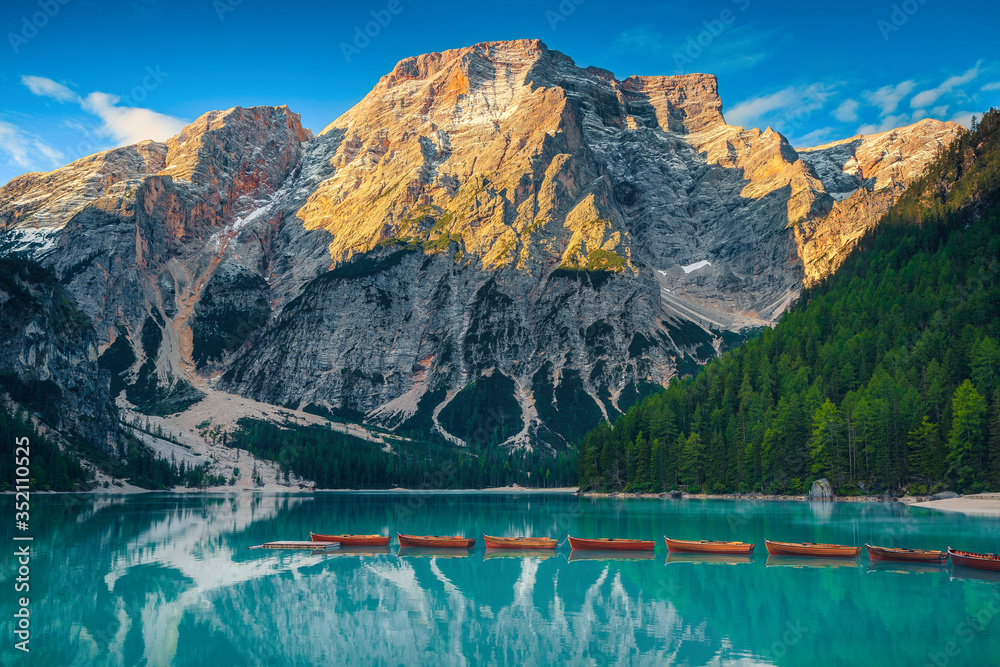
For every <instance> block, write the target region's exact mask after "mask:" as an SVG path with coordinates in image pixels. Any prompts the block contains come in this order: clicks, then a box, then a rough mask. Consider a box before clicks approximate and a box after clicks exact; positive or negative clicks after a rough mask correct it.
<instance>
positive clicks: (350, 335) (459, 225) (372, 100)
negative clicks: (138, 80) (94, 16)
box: [0, 40, 960, 446]
mask: <svg viewBox="0 0 1000 667" xmlns="http://www.w3.org/2000/svg"><path fill="white" fill-rule="evenodd" d="M722 109H723V106H722V102H721V99H720V95H719V90H718V81H717V80H716V78H715V77H714V76H711V75H708V74H690V75H683V76H662V77H658V76H629V77H626V78H624V79H619V78H617V77H616V76H615V75H614V74H613V73H611V72H609V71H607V70H602V69H599V68H594V67H590V68H582V67H578V66H577V65H576V64H575V63H574V62H573V61H572V60H571V59H570V58H569V57H567V56H565V55H563V54H561V53H559V52H558V51H554V50H550V49H548V48H547V47H546V46H545V45H544V44H543V43H542V42H540V41H538V40H520V41H512V42H487V43H483V44H476V45H473V46H470V47H466V48H462V49H454V50H450V51H442V52H440V53H430V54H425V55H421V56H415V57H413V58H407V59H405V60H403V61H400V63H399V64H397V65H396V67H394V68H393V70H392V71H391V72H390V73H388V74H387V75H385V76H384V77H382V78H381V80H380V81H379V82H378V84H377V85H376V86H375V88H374V89H373V90H372V91H371V93H369V94H368V95H367V96H365V97H364V98H363V99H362V100H361V101H360V102H359V103H358V104H357V105H355V106H354V107H352V108H351V109H349V110H348V111H347V112H346V113H344V114H343V115H342V116H341V117H340V118H338V119H336V120H334V121H333V122H332V123H331V124H330V125H329V126H327V127H326V128H325V129H324V130H323V132H322V133H321V134H320V135H319V136H317V137H315V138H311V134H310V133H309V131H308V130H305V129H304V128H302V126H301V123H300V121H299V117H298V116H297V115H296V114H294V113H292V112H291V111H289V110H288V109H287V108H286V107H253V108H246V109H244V108H239V107H237V108H233V109H229V110H227V111H219V112H210V113H208V114H205V115H203V116H201V117H200V118H198V119H197V120H195V121H194V122H193V123H191V124H190V125H188V126H187V127H185V128H184V129H183V131H182V132H181V133H180V134H179V135H178V136H177V137H174V138H172V139H170V140H169V141H168V142H166V143H165V144H154V143H151V142H145V143H143V144H139V145H136V146H131V147H126V148H121V149H116V150H115V151H109V152H107V153H103V154H100V155H98V156H94V157H93V158H88V159H86V160H81V161H77V162H75V163H73V164H72V165H69V166H67V167H64V168H63V169H59V170H56V171H54V172H50V173H49V174H31V175H26V176H24V177H21V178H19V179H15V180H14V181H12V182H11V183H9V184H8V185H7V186H5V187H4V188H2V189H0V224H2V226H3V227H4V228H5V229H6V231H5V232H4V233H3V234H2V235H0V251H2V250H3V249H19V248H20V249H34V250H35V251H36V256H40V257H42V258H43V259H44V260H45V261H46V262H49V263H51V264H52V265H53V266H54V268H55V269H56V271H57V273H58V274H59V277H60V280H61V281H62V282H63V284H65V285H66V287H67V289H68V290H69V291H70V292H71V293H72V294H73V296H74V297H75V298H76V300H77V302H78V303H79V305H80V308H81V309H82V310H83V311H84V312H85V313H86V314H87V316H88V317H90V318H91V319H92V320H93V322H94V324H95V329H96V333H97V337H98V339H99V340H98V344H99V345H100V346H102V352H107V350H108V349H113V350H115V351H116V352H115V354H116V355H117V354H118V353H119V352H122V351H123V350H132V352H133V354H132V355H131V356H129V355H127V354H122V355H121V356H122V358H125V359H132V358H134V362H132V363H131V365H129V366H128V367H125V368H120V369H118V370H117V371H115V372H116V378H117V382H119V383H120V385H121V386H125V387H127V388H126V390H125V391H126V396H128V400H129V401H130V402H132V403H133V404H134V405H141V407H142V409H147V410H151V409H159V410H166V409H168V408H169V409H175V408H176V407H177V406H179V405H183V404H184V403H185V401H188V402H189V401H191V400H195V399H196V398H197V396H199V395H200V394H199V393H198V391H196V390H195V388H199V387H200V388H201V389H205V390H207V389H210V388H211V387H219V388H224V389H226V390H228V391H233V392H235V393H239V394H242V395H245V396H249V397H253V398H255V399H257V400H262V401H265V402H269V403H273V404H281V405H293V406H299V407H304V406H307V405H310V404H314V405H315V406H319V408H320V409H323V410H330V411H334V412H336V411H342V412H341V413H342V414H348V415H351V416H353V417H356V418H357V417H359V416H364V417H365V418H366V419H368V420H369V421H372V422H376V423H378V424H380V425H383V426H388V427H391V428H400V429H403V430H410V429H418V430H419V429H424V430H427V429H431V430H433V431H435V432H437V433H439V434H440V435H442V436H443V437H445V439H447V440H449V441H451V442H459V443H462V442H466V444H468V441H467V440H466V438H467V437H470V436H469V434H470V433H474V430H470V431H469V433H465V434H462V433H457V432H454V433H453V432H451V431H449V430H448V427H447V424H452V425H453V427H454V425H455V424H460V422H461V421H462V420H461V418H460V416H458V415H456V414H453V413H451V412H450V411H451V410H452V408H450V407H449V406H450V405H453V404H452V401H454V400H455V399H456V397H459V396H460V397H461V398H460V399H459V400H458V402H457V404H460V405H463V406H466V407H468V406H472V405H478V403H477V401H483V403H482V405H481V406H480V407H481V408H482V409H481V410H478V412H479V414H486V413H487V412H488V410H487V408H488V407H489V408H493V407H494V403H495V402H496V401H500V402H499V404H500V405H503V406H505V407H504V409H505V410H507V411H508V412H509V413H510V414H509V415H507V417H504V418H503V419H497V420H496V421H497V423H503V424H504V426H503V428H502V429H501V431H502V432H498V433H496V434H493V435H491V436H490V437H491V438H492V437H494V436H495V437H496V438H498V440H497V441H498V442H499V441H503V442H505V443H506V444H507V445H508V446H514V445H530V446H534V445H535V444H538V443H542V442H544V443H549V444H555V445H558V444H559V443H565V442H568V441H571V440H572V439H573V438H574V437H576V436H577V435H578V434H577V433H576V431H575V430H574V429H576V428H577V426H579V425H589V424H592V423H594V422H595V420H596V419H598V418H600V417H605V416H607V417H614V415H615V414H616V413H617V412H618V411H623V410H627V409H628V406H629V405H631V404H633V403H634V401H635V400H637V398H638V396H639V393H640V390H641V389H642V388H643V387H648V386H649V385H650V384H662V383H664V382H666V381H668V380H669V379H670V378H671V377H673V376H675V375H677V374H680V373H688V372H692V371H693V370H694V369H695V368H696V367H697V365H698V364H700V363H703V362H704V361H707V360H708V359H710V358H711V357H712V356H714V355H715V354H716V353H717V352H718V351H719V350H720V349H722V347H723V346H724V341H725V340H732V338H733V337H732V336H731V333H732V332H741V331H744V330H747V329H748V328H751V327H759V326H762V325H766V324H770V323H772V322H773V321H774V320H775V319H776V318H777V317H778V316H779V315H780V314H781V313H782V312H783V310H784V309H785V307H786V306H787V304H788V303H789V302H790V300H792V299H794V298H795V296H796V295H797V294H798V293H799V290H800V289H801V287H802V285H803V281H805V282H806V283H807V284H809V281H811V280H818V279H820V278H821V277H822V276H823V275H826V274H827V273H829V272H830V271H832V270H834V269H835V268H836V266H837V265H839V264H838V258H839V257H841V256H842V255H843V254H845V253H846V252H847V250H849V248H850V247H852V246H851V244H852V243H853V242H854V241H855V239H856V237H857V236H858V235H860V234H862V233H863V231H864V230H865V229H867V228H868V227H870V225H872V224H874V222H875V221H876V220H877V219H878V213H879V211H881V210H884V208H885V207H887V205H888V204H889V203H891V202H892V201H894V200H895V198H896V197H898V196H899V193H900V192H901V191H902V188H903V187H905V184H906V183H907V182H908V180H907V179H911V178H912V177H913V176H914V175H915V174H916V173H918V172H919V171H920V169H921V168H922V165H924V164H926V163H927V162H928V161H929V160H930V159H931V157H932V156H933V154H934V152H935V151H936V150H937V147H938V146H940V145H944V144H945V143H947V142H948V141H949V140H950V139H951V138H953V137H955V136H957V134H958V132H959V131H960V128H957V126H953V125H949V124H944V123H935V122H931V121H924V122H922V123H918V124H917V125H914V126H911V127H909V128H900V129H898V130H895V131H894V132H891V133H880V134H878V135H873V136H869V137H855V138H852V139H849V140H845V141H841V142H835V143H833V144H830V145H827V146H821V147H816V148H812V149H802V150H800V151H796V150H795V149H794V148H793V147H792V146H791V145H790V144H789V142H788V141H787V139H786V138H785V137H784V136H783V135H782V134H781V133H780V131H777V130H780V128H777V129H772V128H765V129H764V130H763V131H762V130H760V129H757V128H742V127H735V126H731V125H728V124H727V123H726V122H725V119H724V117H723V114H722ZM39 225H41V227H39ZM39 229H42V232H40V231H39ZM43 232H44V233H43ZM110 277H113V279H112V278H110ZM112 344H113V345H114V347H113V348H112V347H108V346H109V345H112ZM164 406H166V407H164ZM463 409H464V408H463ZM442 420H443V421H442ZM515 424H520V425H521V426H520V428H519V429H517V428H514V426H513V425H515ZM512 429H513V430H512Z"/></svg>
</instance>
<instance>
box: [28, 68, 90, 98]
mask: <svg viewBox="0 0 1000 667" xmlns="http://www.w3.org/2000/svg"><path fill="white" fill-rule="evenodd" d="M21 83H23V84H24V85H26V86H27V87H28V90H30V91H31V92H32V93H34V94H35V95H38V96H40V97H51V98H52V99H54V100H58V101H59V102H79V101H80V96H79V95H77V94H76V93H74V92H73V91H72V90H70V89H69V88H67V87H66V86H64V85H63V84H61V83H58V82H56V81H53V80H52V79H46V78H45V77H44V76H30V75H27V74H26V75H24V76H22V77H21Z"/></svg>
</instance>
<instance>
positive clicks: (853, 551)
mask: <svg viewBox="0 0 1000 667" xmlns="http://www.w3.org/2000/svg"><path fill="white" fill-rule="evenodd" d="M764 546H766V547H767V553H769V554H774V555H776V556H812V557H816V556H819V557H821V558H857V557H858V555H859V554H860V553H861V547H851V546H847V545H845V544H816V543H814V542H772V541H771V540H764Z"/></svg>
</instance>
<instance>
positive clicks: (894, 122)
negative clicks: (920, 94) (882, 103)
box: [858, 114, 910, 134]
mask: <svg viewBox="0 0 1000 667" xmlns="http://www.w3.org/2000/svg"><path fill="white" fill-rule="evenodd" d="M909 123H910V116H909V114H898V115H889V116H885V117H884V118H882V119H881V120H880V121H879V122H878V123H873V124H869V125H862V126H861V127H859V128H858V134H878V133H879V132H888V131H889V130H894V129H896V128H897V127H901V126H903V125H909Z"/></svg>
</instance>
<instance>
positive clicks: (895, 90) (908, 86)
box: [864, 81, 917, 116]
mask: <svg viewBox="0 0 1000 667" xmlns="http://www.w3.org/2000/svg"><path fill="white" fill-rule="evenodd" d="M916 85H917V83H916V82H915V81H903V82H901V83H897V84H896V85H895V86H892V85H889V86H882V87H881V88H879V89H878V90H876V91H866V92H865V93H864V96H865V99H866V100H868V103H869V104H871V105H873V106H877V107H878V108H879V109H880V115H881V116H888V115H889V114H891V113H893V112H894V111H895V110H896V107H898V106H899V102H900V101H901V100H902V99H903V98H904V97H906V96H907V95H909V94H910V92H911V91H912V90H913V89H914V88H915V87H916Z"/></svg>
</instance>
